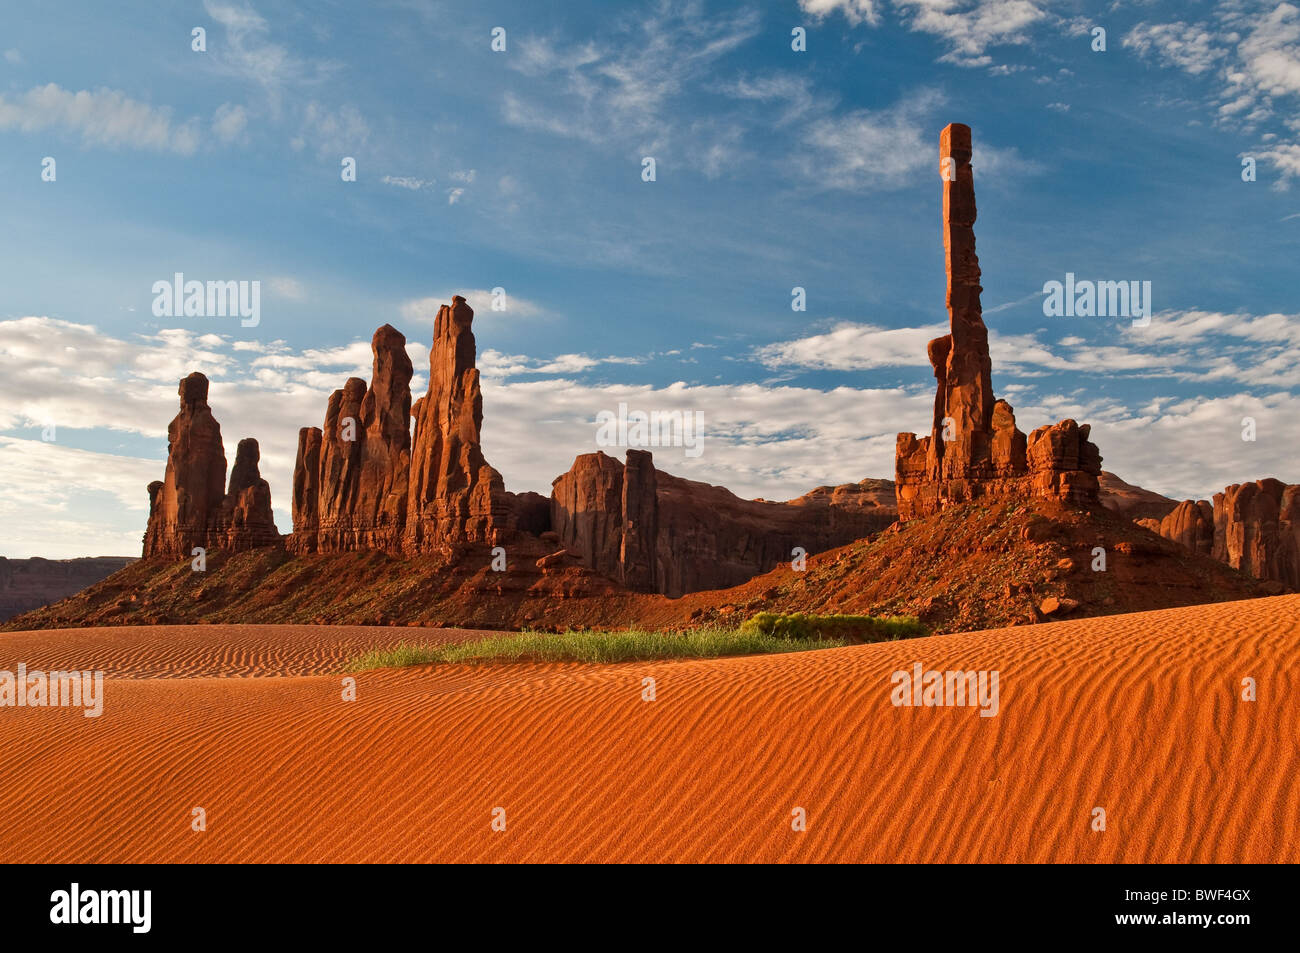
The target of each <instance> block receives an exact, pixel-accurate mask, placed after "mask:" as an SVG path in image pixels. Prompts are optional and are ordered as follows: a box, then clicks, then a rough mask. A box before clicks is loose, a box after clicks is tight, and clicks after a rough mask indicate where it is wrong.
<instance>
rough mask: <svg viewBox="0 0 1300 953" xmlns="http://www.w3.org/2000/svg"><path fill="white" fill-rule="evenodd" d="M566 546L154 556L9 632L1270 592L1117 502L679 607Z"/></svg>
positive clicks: (586, 617)
mask: <svg viewBox="0 0 1300 953" xmlns="http://www.w3.org/2000/svg"><path fill="white" fill-rule="evenodd" d="M551 548H553V544H551V543H548V542H547V541H545V540H532V541H525V542H522V543H520V544H517V545H516V546H515V547H512V548H510V549H509V552H510V553H511V556H510V559H509V560H508V564H507V566H506V568H505V570H504V571H500V572H498V571H495V570H494V569H492V555H491V552H490V551H489V549H488V547H487V546H486V544H476V545H472V546H470V547H469V548H468V550H467V552H466V554H465V555H463V556H462V557H461V558H459V559H458V560H456V561H455V562H447V561H445V560H443V559H442V558H441V557H439V556H436V555H426V556H415V557H393V556H389V555H387V554H385V553H381V552H377V551H358V552H350V553H322V554H310V555H298V556H295V555H293V554H291V553H288V552H286V551H284V550H282V549H261V550H253V551H248V552H242V553H235V554H232V555H229V556H226V555H223V554H216V555H215V556H214V557H212V558H210V559H209V563H208V571H207V572H206V573H193V572H190V571H189V568H188V566H187V565H186V564H183V563H170V564H169V563H165V562H159V561H141V562H138V563H135V564H133V565H131V566H128V567H127V568H126V569H123V570H121V571H120V572H118V573H116V574H114V575H113V576H111V577H109V578H108V579H106V580H105V581H103V582H101V583H99V584H98V585H96V586H93V587H91V588H90V589H88V590H86V591H85V592H82V593H78V594H77V595H76V596H73V597H72V598H70V599H66V600H64V601H63V602H61V603H59V604H58V605H55V606H51V607H48V608H45V609H41V610H38V611H36V612H33V613H28V614H27V615H25V616H23V617H21V618H17V619H13V620H10V622H9V623H7V624H6V625H5V626H3V627H2V628H9V629H27V628H49V627H69V626H81V625H134V624H166V623H181V622H285V623H287V622H299V623H350V624H362V625H434V626H452V627H455V626H462V627H469V628H492V629H510V628H522V627H531V628H539V629H547V630H552V629H563V628H566V627H579V628H580V627H592V626H603V627H619V628H622V627H638V626H641V627H667V628H680V627H688V626H696V625H708V624H724V625H726V624H734V623H737V622H739V621H740V620H741V619H743V618H746V617H747V616H748V615H750V614H752V613H754V612H759V611H768V610H771V611H801V612H805V611H806V612H870V613H885V614H898V613H903V614H914V615H918V616H920V618H921V619H922V620H923V621H925V622H926V623H927V624H929V625H930V626H932V627H934V629H935V630H936V631H938V632H953V631H959V630H966V629H971V628H978V627H980V626H993V625H1014V624H1022V623H1029V622H1034V621H1041V620H1043V619H1049V618H1059V617H1065V616H1085V615H1088V616H1091V615H1106V614H1110V613H1117V612H1135V611H1141V610H1145V609H1158V608H1168V607H1172V606H1180V605H1193V604H1196V603H1201V602H1217V601H1222V600H1226V599H1244V598H1250V597H1252V596H1256V595H1260V594H1263V593H1265V592H1266V591H1267V589H1266V586H1265V584H1263V583H1260V582H1258V581H1257V580H1255V579H1252V578H1251V577H1250V576H1248V575H1246V574H1245V573H1242V572H1240V571H1238V570H1235V569H1232V568H1231V567H1229V566H1226V565H1224V564H1223V563H1220V562H1218V561H1216V560H1214V559H1212V558H1211V557H1209V556H1207V555H1204V554H1197V553H1192V552H1189V551H1188V550H1186V549H1184V548H1183V547H1182V546H1180V545H1178V544H1177V543H1174V542H1171V541H1169V540H1165V539H1162V538H1161V537H1159V536H1157V535H1155V534H1153V533H1150V532H1148V531H1147V530H1145V529H1143V528H1141V527H1139V526H1136V525H1135V524H1133V523H1132V522H1130V521H1129V520H1126V519H1124V518H1122V517H1120V516H1117V515H1115V514H1114V513H1111V512H1110V511H1108V510H1106V509H1104V508H1097V509H1095V510H1086V509H1079V508H1071V507H1069V506H1066V505H1063V504H1061V503H1059V502H1057V501H1051V500H1042V499H1029V500H1024V501H1019V502H1014V501H1012V502H1008V501H1003V500H993V501H988V502H987V503H967V504H959V505H954V506H950V507H947V508H945V509H944V510H943V511H942V512H941V513H937V514H935V515H933V516H929V517H925V518H923V519H918V520H913V521H911V522H909V523H906V524H896V525H895V527H893V528H891V529H890V530H889V531H888V532H884V533H881V534H879V535H878V536H877V537H875V538H874V539H872V540H862V541H859V542H854V543H850V544H849V545H847V546H842V547H839V548H837V549H833V550H830V551H828V552H825V553H822V554H820V555H815V556H811V557H809V558H808V560H807V563H806V568H805V569H804V570H802V571H796V570H795V569H793V568H792V567H791V566H790V565H789V564H786V565H783V566H782V567H780V568H777V569H775V570H772V571H771V572H769V573H766V574H765V575H762V576H759V577H757V578H754V579H751V580H749V581H748V582H746V583H744V584H743V585H740V586H735V587H732V588H730V589H721V590H713V591H707V592H696V593H691V594H688V595H686V596H683V597H682V598H680V599H669V598H667V597H665V596H662V595H658V594H651V593H635V592H629V591H628V590H627V589H625V588H623V587H622V586H620V585H618V584H617V583H615V582H614V581H613V580H610V579H609V578H607V577H605V576H603V575H601V574H599V573H597V572H595V571H594V570H592V569H589V568H587V567H585V566H582V565H580V564H579V561H578V560H576V559H574V558H573V557H571V556H563V555H561V556H560V558H558V559H555V558H552V557H548V556H546V555H543V554H545V553H547V552H548V550H549V549H551ZM1098 548H1100V549H1101V550H1102V551H1104V563H1099V562H1098V552H1097V550H1098ZM1101 565H1104V567H1105V568H1104V569H1102V568H1094V567H1100V566H1101ZM340 580H346V585H340V584H339V581H340ZM394 640H395V641H398V640H400V636H397V635H395V637H394Z"/></svg>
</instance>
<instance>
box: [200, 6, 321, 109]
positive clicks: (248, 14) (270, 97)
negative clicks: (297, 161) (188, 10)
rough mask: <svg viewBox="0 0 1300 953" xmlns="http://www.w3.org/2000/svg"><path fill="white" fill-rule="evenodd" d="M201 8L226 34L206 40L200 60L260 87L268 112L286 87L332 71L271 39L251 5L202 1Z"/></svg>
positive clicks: (277, 105) (264, 21) (281, 97)
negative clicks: (216, 40)
mask: <svg viewBox="0 0 1300 953" xmlns="http://www.w3.org/2000/svg"><path fill="white" fill-rule="evenodd" d="M203 7H204V9H205V10H206V11H207V14H208V16H210V17H212V19H213V20H215V21H216V22H217V23H219V24H221V26H223V27H224V28H225V34H226V35H225V42H223V43H213V41H212V40H211V39H209V40H208V52H207V53H206V54H204V57H203V60H202V62H203V63H204V64H205V65H210V66H211V67H212V68H214V69H215V70H216V71H217V72H218V73H221V74H224V75H227V76H233V77H236V78H238V79H241V80H243V81H245V82H248V83H251V84H253V85H256V86H258V87H260V88H261V89H262V90H263V92H264V93H265V95H266V98H267V102H268V104H269V106H270V108H271V110H272V112H278V111H279V109H280V105H281V101H282V99H283V94H284V91H285V89H286V88H288V87H290V86H295V87H296V86H300V85H304V84H311V83H314V82H318V81H319V80H321V79H322V78H324V77H325V76H327V75H329V73H331V72H332V71H333V70H334V66H333V64H329V63H310V62H308V61H305V60H303V59H301V58H299V57H297V56H295V55H294V54H293V53H291V52H290V51H289V49H288V48H287V47H286V46H284V45H282V44H279V43H273V42H271V41H270V40H269V39H268V37H269V36H270V33H271V28H270V24H268V23H267V21H266V19H265V18H264V17H262V16H261V14H259V13H258V12H257V11H256V10H254V9H253V8H252V7H251V6H247V5H244V4H235V3H223V2H217V0H204V3H203Z"/></svg>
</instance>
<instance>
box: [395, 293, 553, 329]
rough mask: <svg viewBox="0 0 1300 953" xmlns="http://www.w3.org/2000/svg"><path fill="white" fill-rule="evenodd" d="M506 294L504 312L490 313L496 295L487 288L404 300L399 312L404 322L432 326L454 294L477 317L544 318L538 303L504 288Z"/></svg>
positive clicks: (545, 312) (544, 312)
mask: <svg viewBox="0 0 1300 953" xmlns="http://www.w3.org/2000/svg"><path fill="white" fill-rule="evenodd" d="M505 291H506V294H505V310H504V311H493V310H492V302H493V300H494V299H495V296H494V295H493V294H492V291H491V290H490V289H487V288H470V289H468V290H464V289H462V290H458V291H456V290H453V291H447V292H445V293H443V294H435V295H429V296H428V297H426V298H412V299H410V300H408V301H403V302H402V304H401V305H400V306H399V308H398V310H399V311H400V313H401V315H402V318H403V319H404V320H406V321H411V322H414V323H416V324H426V325H432V324H433V322H434V319H435V318H437V317H438V309H439V308H440V307H442V306H443V305H444V304H451V299H452V296H453V295H460V296H461V297H462V298H464V299H465V302H466V304H468V305H469V306H470V307H471V308H472V309H473V310H474V316H475V317H476V318H498V317H501V318H537V317H544V316H546V315H547V313H548V312H547V311H546V309H545V308H543V307H542V306H541V305H539V304H538V303H537V302H535V301H530V300H529V299H527V298H521V297H520V296H519V295H516V294H512V293H511V292H510V289H509V288H506V289H505Z"/></svg>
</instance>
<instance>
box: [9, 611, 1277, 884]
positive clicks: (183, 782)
mask: <svg viewBox="0 0 1300 953" xmlns="http://www.w3.org/2000/svg"><path fill="white" fill-rule="evenodd" d="M465 637H468V634H467V633H463V632H456V631H451V630H416V629H378V628H365V627H342V626H340V627H312V626H216V625H213V626H162V627H154V628H114V629H80V630H60V631H44V632H20V633H10V634H6V635H0V670H9V671H13V670H15V668H16V666H17V664H18V663H19V662H24V663H26V665H27V666H28V668H29V669H36V668H65V669H102V670H104V671H105V672H106V673H107V680H106V683H105V703H104V712H103V715H102V716H101V717H99V718H86V717H84V715H83V714H82V712H81V711H79V710H72V709H51V708H34V709H33V708H0V832H3V833H2V834H0V841H3V845H4V854H5V858H6V860H9V861H92V862H108V861H185V862H193V861H657V860H663V861H938V862H945V861H984V862H996V861H1031V862H1039V861H1071V862H1137V861H1153V862H1160V861H1207V862H1208V861H1220V862H1235V861H1264V862H1267V861H1290V862H1295V861H1297V860H1300V831H1298V830H1297V828H1298V827H1300V756H1298V748H1300V697H1298V694H1300V596H1282V597H1277V598H1272V599H1256V600H1250V601H1245V602H1232V603H1219V604H1215V605H1207V606H1195V607H1189V608H1182V609H1169V610H1162V611H1158V612H1147V613H1136V614H1132V615H1123V616H1110V617H1105V618H1094V619H1084V620H1079V621H1068V622H1058V623H1053V624H1049V625H1038V626H1027V627H1017V628H1008V629H994V630H989V631H984V632H972V633H966V634H960V635H949V636H939V637H934V638H928V639H919V640H912V641H905V642H895V643H885V644H878V645H868V646H857V647H851V648H844V649H832V650H824V651H817V652H804V653H798V654H792V655H780V656H761V657H745V658H729V659H716V660H697V661H672V662H654V663H624V664H618V665H580V664H559V665H556V664H550V665H539V664H484V665H478V666H467V665H456V666H436V667H430V666H425V667H419V668H413V669H405V670H388V671H376V672H365V673H361V674H359V675H357V676H356V678H357V698H356V700H355V701H350V702H349V701H344V700H343V698H342V692H343V683H342V679H343V676H342V674H341V669H342V666H343V663H344V662H345V660H347V659H349V658H351V657H354V656H355V655H357V654H359V653H360V652H362V651H364V650H366V649H368V648H372V647H375V646H382V645H391V644H395V643H396V642H399V641H412V640H416V641H435V640H445V639H460V638H465ZM915 662H920V663H922V665H923V666H924V667H925V668H926V669H937V670H948V669H961V670H981V669H982V670H995V671H997V672H998V673H999V687H1000V712H999V714H998V715H997V716H996V717H991V718H982V717H980V716H979V714H978V711H977V709H975V708H971V707H964V708H957V707H954V708H937V707H936V708H924V707H921V708H905V707H895V706H894V705H893V704H891V701H890V689H891V684H890V676H891V674H892V673H893V672H894V671H896V670H907V671H910V670H911V669H912V666H913V663H915ZM647 677H651V678H653V679H654V680H655V694H656V700H654V701H645V700H643V698H642V694H643V679H645V678H647ZM1244 677H1250V678H1253V679H1254V680H1255V682H1256V684H1257V691H1258V698H1257V700H1256V701H1243V700H1242V699H1241V692H1242V688H1241V682H1242V679H1243V678H1244ZM196 807H201V808H203V810H204V811H205V812H206V818H207V830H206V831H203V832H195V831H193V830H192V829H191V818H192V811H193V809H194V808H196ZM1097 807H1101V808H1104V809H1105V812H1106V830H1105V831H1102V832H1098V831H1094V830H1093V829H1092V821H1093V811H1094V808H1097ZM496 808H502V809H504V818H505V830H504V831H496V830H493V827H492V820H493V812H494V809H496ZM796 808H803V809H804V811H805V812H806V816H807V830H806V831H795V830H792V829H791V820H792V811H794V809H796ZM498 816H500V812H498Z"/></svg>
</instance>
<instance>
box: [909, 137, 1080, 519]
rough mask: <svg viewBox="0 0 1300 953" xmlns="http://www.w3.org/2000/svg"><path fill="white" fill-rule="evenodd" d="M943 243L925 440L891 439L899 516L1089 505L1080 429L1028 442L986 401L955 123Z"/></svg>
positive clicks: (1068, 423) (964, 155) (960, 141)
mask: <svg viewBox="0 0 1300 953" xmlns="http://www.w3.org/2000/svg"><path fill="white" fill-rule="evenodd" d="M939 151H940V162H941V166H940V168H941V170H942V171H943V173H944V182H943V245H944V254H945V257H946V269H947V275H948V322H949V327H950V328H951V331H950V333H949V334H946V335H945V336H943V337H941V338H936V339H935V340H933V341H931V342H930V343H929V345H928V346H927V348H926V350H927V354H928V356H929V359H930V366H931V368H932V369H933V370H934V376H935V381H936V382H937V385H938V386H937V390H936V393H935V402H934V420H933V422H932V423H933V426H932V431H931V434H930V436H928V437H920V438H918V437H917V436H916V435H915V434H910V433H902V434H899V435H898V441H897V445H896V448H895V458H894V459H895V463H894V469H895V479H896V482H897V494H898V515H899V518H900V519H903V520H911V519H917V518H920V517H924V516H931V515H933V514H935V513H938V512H939V511H940V510H942V509H943V508H944V507H945V506H947V505H949V504H953V503H963V502H967V501H970V500H974V499H977V498H981V497H991V498H1006V497H1025V496H1038V497H1045V498H1056V499H1061V500H1064V501H1067V502H1069V503H1072V504H1075V505H1079V506H1085V507H1091V506H1096V505H1099V504H1098V485H1097V477H1098V475H1099V474H1100V473H1101V454H1100V453H1098V451H1097V448H1096V446H1095V445H1093V444H1092V443H1091V442H1089V440H1088V436H1089V427H1088V426H1087V425H1086V424H1085V425H1083V426H1080V425H1079V424H1077V423H1075V422H1074V421H1073V420H1063V421H1061V422H1060V423H1058V424H1053V425H1051V426H1047V427H1040V428H1038V429H1037V430H1035V431H1034V432H1033V433H1032V434H1031V435H1030V436H1029V438H1028V439H1026V437H1025V435H1024V433H1022V432H1021V431H1020V430H1019V429H1018V428H1017V427H1016V417H1015V412H1014V411H1013V409H1012V407H1011V405H1010V404H1008V403H1007V402H1006V401H1004V400H996V401H995V400H994V398H993V383H992V378H993V373H992V361H991V359H990V356H989V341H988V328H987V327H986V326H985V324H984V319H983V315H982V312H981V308H980V292H981V291H982V288H981V287H980V283H979V282H980V265H979V258H978V257H977V256H976V254H975V227H974V226H975V184H974V178H973V176H972V172H971V133H970V128H969V127H968V126H964V125H961V124H959V123H954V124H952V125H950V126H948V127H947V128H946V129H944V131H943V134H942V136H941V137H940V145H939Z"/></svg>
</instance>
